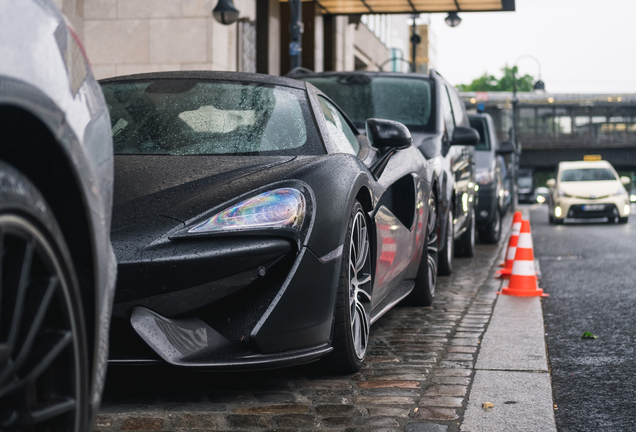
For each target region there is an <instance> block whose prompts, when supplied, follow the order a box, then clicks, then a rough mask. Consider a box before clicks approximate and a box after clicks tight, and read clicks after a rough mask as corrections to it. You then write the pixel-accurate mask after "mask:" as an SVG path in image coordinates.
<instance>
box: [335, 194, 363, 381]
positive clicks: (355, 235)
mask: <svg viewBox="0 0 636 432" xmlns="http://www.w3.org/2000/svg"><path fill="white" fill-rule="evenodd" d="M370 246H371V243H370V241H369V229H368V224H367V219H366V216H365V212H364V209H363V208H362V205H360V203H359V202H358V201H356V202H355V204H354V205H353V208H352V209H351V216H350V218H349V226H348V228H347V235H346V238H345V244H344V250H343V253H342V268H341V271H340V281H339V285H338V296H337V298H336V310H335V312H334V326H333V341H332V345H333V351H332V352H331V353H330V354H328V355H327V356H326V357H325V358H324V362H325V365H326V366H327V368H328V369H329V370H331V371H332V372H335V373H338V374H351V373H355V372H357V371H359V370H360V369H361V368H362V364H363V363H364V359H365V357H366V352H367V347H368V343H369V330H370V327H371V324H370V318H369V316H370V312H371V294H370V293H371V250H370Z"/></svg>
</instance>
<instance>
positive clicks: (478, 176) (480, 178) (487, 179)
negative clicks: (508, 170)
mask: <svg viewBox="0 0 636 432" xmlns="http://www.w3.org/2000/svg"><path fill="white" fill-rule="evenodd" d="M494 178H495V176H494V175H493V172H492V171H490V170H481V171H477V172H476V173H475V181H476V182H477V183H478V184H480V185H487V184H489V183H492V182H493V180H494Z"/></svg>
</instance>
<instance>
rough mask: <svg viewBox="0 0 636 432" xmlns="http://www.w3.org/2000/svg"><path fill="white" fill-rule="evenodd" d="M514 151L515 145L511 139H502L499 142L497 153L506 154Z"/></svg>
mask: <svg viewBox="0 0 636 432" xmlns="http://www.w3.org/2000/svg"><path fill="white" fill-rule="evenodd" d="M514 152H515V145H514V144H513V143H512V142H511V141H502V142H501V143H500V144H499V150H497V153H498V154H500V155H502V156H506V155H509V154H512V153H514Z"/></svg>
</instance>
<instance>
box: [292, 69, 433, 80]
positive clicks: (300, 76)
mask: <svg viewBox="0 0 636 432" xmlns="http://www.w3.org/2000/svg"><path fill="white" fill-rule="evenodd" d="M291 73H292V74H293V75H291V76H292V77H293V78H295V79H299V80H300V79H303V78H310V77H330V76H343V75H366V76H370V77H380V76H381V77H396V78H415V79H431V76H430V74H419V73H418V74H416V73H403V72H384V71H349V72H346V71H342V72H312V71H305V70H303V71H299V72H298V73H294V71H292V72H291Z"/></svg>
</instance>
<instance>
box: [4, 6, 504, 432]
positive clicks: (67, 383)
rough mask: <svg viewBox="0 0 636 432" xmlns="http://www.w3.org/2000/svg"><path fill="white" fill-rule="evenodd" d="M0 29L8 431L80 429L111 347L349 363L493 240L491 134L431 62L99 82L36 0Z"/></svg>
mask: <svg viewBox="0 0 636 432" xmlns="http://www.w3.org/2000/svg"><path fill="white" fill-rule="evenodd" d="M25 20H28V22H25ZM36 28H37V30H38V31H34V29H36ZM0 41H1V45H0V48H1V49H2V52H3V56H4V57H5V58H11V59H12V61H7V62H2V63H0V124H1V125H2V130H3V142H2V145H1V146H0V283H1V285H0V287H1V290H2V291H1V292H0V429H2V430H47V431H71V430H72V431H82V430H87V429H88V428H89V426H90V424H91V422H92V419H93V418H94V416H95V414H96V412H97V408H98V406H99V402H100V398H101V391H102V388H103V383H104V377H105V371H106V365H107V363H108V362H110V363H119V364H133V363H134V364H147V363H168V364H172V365H176V366H185V367H190V368H194V369H215V368H216V369H248V368H272V367H282V366H287V365H292V364H300V363H306V362H310V361H315V360H318V359H320V360H322V361H323V362H324V364H325V366H326V367H327V368H329V369H330V370H331V371H333V372H336V373H352V372H355V371H357V370H359V369H360V368H361V366H362V364H363V362H364V360H365V356H366V353H367V348H368V342H369V332H370V327H371V325H372V324H373V323H374V322H375V321H376V320H377V319H379V318H380V317H381V316H382V315H383V314H385V313H386V312H387V311H389V310H390V309H391V308H392V307H394V306H395V305H396V304H398V303H399V302H406V303H408V304H410V305H413V306H427V305H430V304H431V303H432V302H433V301H434V297H435V287H436V284H437V276H438V275H448V274H450V273H451V272H452V270H453V259H454V257H455V255H457V256H467V257H470V256H472V255H473V254H474V253H475V235H476V233H477V231H478V230H479V233H480V236H481V237H482V239H484V240H485V241H490V242H496V241H497V240H498V238H499V233H500V226H501V215H502V213H503V212H504V211H505V210H506V208H505V207H506V205H505V200H503V199H502V196H503V194H502V193H501V191H502V188H503V186H502V185H503V177H502V168H501V166H500V164H501V160H500V157H499V156H498V153H497V151H499V154H501V149H499V148H498V144H497V141H496V138H494V137H493V136H491V135H488V132H487V131H486V129H488V127H487V126H488V125H490V123H488V121H489V120H488V119H487V118H481V117H480V119H481V120H480V121H485V122H486V123H483V124H482V125H481V126H482V127H483V130H480V132H478V131H476V130H475V129H474V128H472V127H471V122H470V120H469V118H468V116H467V114H466V110H465V108H464V105H463V103H462V102H461V100H460V98H459V96H458V93H457V91H456V90H455V89H454V88H453V87H452V86H451V85H450V84H449V83H448V82H447V81H446V80H445V79H444V78H443V77H442V76H441V75H439V74H438V73H436V72H435V71H431V72H430V73H429V74H424V75H416V74H412V75H404V74H393V73H370V72H365V73H360V72H347V73H322V74H314V73H311V74H306V73H301V72H300V71H296V72H295V73H294V74H293V77H272V76H266V75H257V74H245V73H230V72H162V73H152V74H140V75H132V76H123V77H116V78H110V79H106V80H103V81H101V82H100V84H101V88H100V86H99V84H98V83H97V82H96V81H95V79H94V78H93V75H92V73H91V70H90V66H89V63H88V61H87V59H86V58H85V55H84V50H83V47H82V45H81V42H80V40H79V39H78V38H77V36H76V35H75V33H74V31H73V29H72V28H70V27H69V26H68V25H67V24H66V22H65V20H64V17H63V16H62V15H61V13H60V12H59V10H57V8H56V7H55V6H54V4H53V2H52V1H44V0H42V1H37V2H35V1H33V2H20V3H19V4H16V5H12V6H11V7H9V6H7V5H3V6H0ZM45 65H46V67H45ZM484 124H485V125H486V127H484ZM475 125H476V126H477V127H478V128H479V125H478V124H475ZM480 135H481V144H480V147H479V148H478V149H477V150H476V149H475V145H477V144H478V143H479V142H480ZM475 153H478V154H479V153H483V157H481V158H479V157H475ZM476 160H477V161H479V160H483V161H484V162H483V163H484V167H483V169H482V168H477V169H476V166H475V162H476ZM480 164H481V162H480ZM477 174H478V175H477ZM476 175H477V177H476ZM480 200H482V201H483V206H480V204H479V201H480ZM476 211H479V212H480V213H479V214H476ZM483 212H487V213H488V214H483ZM111 217H112V223H111ZM111 311H112V316H111ZM109 343H110V350H109Z"/></svg>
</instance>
